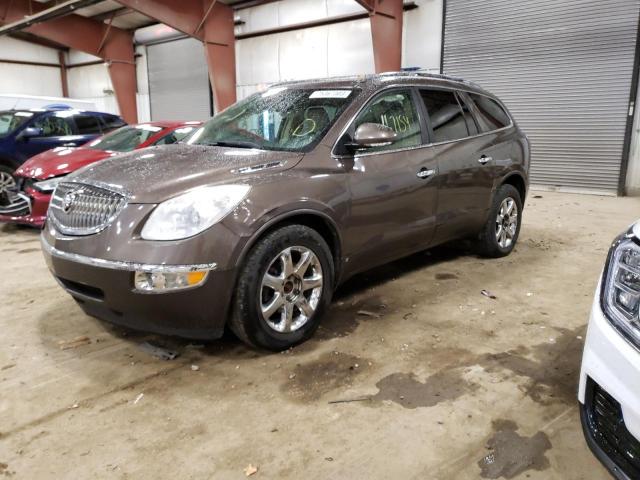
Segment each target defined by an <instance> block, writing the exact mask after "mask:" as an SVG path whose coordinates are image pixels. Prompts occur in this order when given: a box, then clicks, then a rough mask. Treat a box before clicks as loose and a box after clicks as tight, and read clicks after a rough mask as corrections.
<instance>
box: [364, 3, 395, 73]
mask: <svg viewBox="0 0 640 480" xmlns="http://www.w3.org/2000/svg"><path fill="white" fill-rule="evenodd" d="M356 1H357V2H358V3H359V4H360V5H362V6H363V7H364V8H366V9H367V10H368V11H369V18H370V21H371V38H372V41H373V59H374V62H375V67H376V73H382V72H394V71H398V70H400V68H401V66H402V17H403V15H402V13H403V5H402V0H356Z"/></svg>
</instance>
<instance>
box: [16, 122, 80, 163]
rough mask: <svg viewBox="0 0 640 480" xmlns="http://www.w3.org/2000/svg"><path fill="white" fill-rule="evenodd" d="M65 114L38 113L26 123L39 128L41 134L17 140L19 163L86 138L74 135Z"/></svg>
mask: <svg viewBox="0 0 640 480" xmlns="http://www.w3.org/2000/svg"><path fill="white" fill-rule="evenodd" d="M65 114H66V112H56V113H48V114H45V115H40V116H38V117H36V118H35V119H33V120H32V121H31V122H29V124H28V125H26V127H32V128H37V129H39V130H40V132H41V134H40V135H38V136H36V137H29V138H19V139H18V140H17V142H16V151H17V153H18V158H19V160H20V162H21V163H22V162H24V161H26V160H27V159H29V158H30V157H33V156H34V155H37V154H38V153H41V152H44V151H46V150H50V149H52V148H55V147H60V146H63V145H65V146H76V145H81V144H82V143H84V142H86V141H87V140H88V139H84V137H82V136H79V135H74V133H75V132H74V129H73V124H72V123H71V121H70V119H69V118H68V117H67V116H65Z"/></svg>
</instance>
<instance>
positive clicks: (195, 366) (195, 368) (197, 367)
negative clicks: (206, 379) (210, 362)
mask: <svg viewBox="0 0 640 480" xmlns="http://www.w3.org/2000/svg"><path fill="white" fill-rule="evenodd" d="M191 370H193V371H194V372H197V371H198V370H200V367H199V366H198V365H191Z"/></svg>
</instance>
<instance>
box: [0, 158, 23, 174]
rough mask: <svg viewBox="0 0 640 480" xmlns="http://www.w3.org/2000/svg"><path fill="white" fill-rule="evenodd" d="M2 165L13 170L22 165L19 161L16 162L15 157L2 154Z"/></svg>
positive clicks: (0, 163)
mask: <svg viewBox="0 0 640 480" xmlns="http://www.w3.org/2000/svg"><path fill="white" fill-rule="evenodd" d="M0 165H3V166H7V167H10V168H12V169H13V170H17V169H18V168H19V167H20V163H19V162H16V161H15V160H14V159H12V158H11V157H7V156H6V155H0Z"/></svg>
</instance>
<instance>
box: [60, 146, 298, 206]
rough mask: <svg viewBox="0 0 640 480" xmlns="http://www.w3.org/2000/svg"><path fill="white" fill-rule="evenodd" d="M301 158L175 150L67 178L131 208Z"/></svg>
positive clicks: (246, 178)
mask: <svg viewBox="0 0 640 480" xmlns="http://www.w3.org/2000/svg"><path fill="white" fill-rule="evenodd" d="M302 157H303V154H302V153H295V152H275V151H266V150H255V149H246V148H232V147H208V146H203V145H186V144H174V145H163V146H157V147H151V148H145V149H143V150H134V151H133V152H129V153H126V154H122V155H118V157H117V158H110V159H107V160H105V161H103V162H100V163H96V164H95V165H89V166H87V167H85V168H83V169H82V170H79V171H77V172H75V173H74V174H72V176H70V177H69V180H73V181H74V182H79V183H90V184H94V185H97V186H100V185H102V186H105V187H108V188H112V189H116V190H121V191H123V192H126V193H128V194H129V195H130V196H131V202H133V203H159V202H161V201H163V200H166V199H167V198H171V197H174V196H176V195H178V194H180V193H182V192H184V191H186V190H189V189H192V188H196V187H199V186H202V185H212V184H225V183H248V182H251V181H255V178H256V177H257V176H259V175H261V174H264V173H270V174H271V173H275V172H278V171H284V170H288V169H290V168H292V167H294V166H295V165H296V164H297V163H298V162H299V161H300V160H301V159H302Z"/></svg>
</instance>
